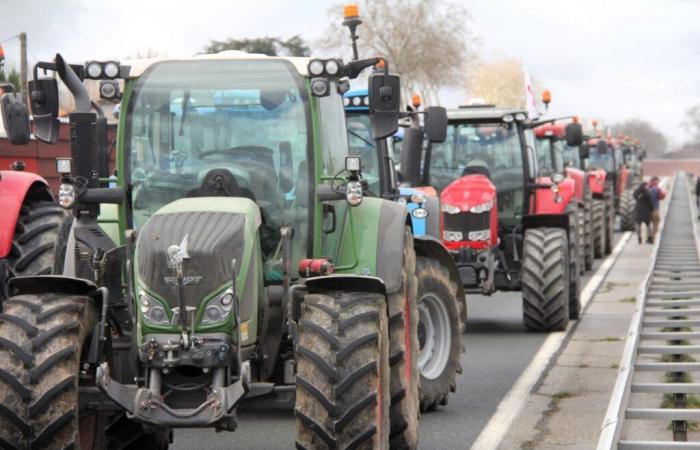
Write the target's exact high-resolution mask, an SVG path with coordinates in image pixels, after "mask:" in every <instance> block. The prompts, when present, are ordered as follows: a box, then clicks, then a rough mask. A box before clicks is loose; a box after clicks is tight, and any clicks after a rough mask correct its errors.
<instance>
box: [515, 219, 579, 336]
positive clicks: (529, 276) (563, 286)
mask: <svg viewBox="0 0 700 450" xmlns="http://www.w3.org/2000/svg"><path fill="white" fill-rule="evenodd" d="M522 273H523V275H522V290H523V324H524V325H525V328H527V329H528V330H530V331H561V330H565V329H566V326H567V325H568V323H569V243H568V240H567V238H566V230H562V229H560V228H530V229H528V230H526V231H525V240H524V242H523V259H522Z"/></svg>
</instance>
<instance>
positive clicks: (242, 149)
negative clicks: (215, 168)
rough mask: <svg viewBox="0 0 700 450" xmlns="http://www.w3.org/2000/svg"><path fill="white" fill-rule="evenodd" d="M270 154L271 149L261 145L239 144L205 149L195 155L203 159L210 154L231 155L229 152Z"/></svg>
mask: <svg viewBox="0 0 700 450" xmlns="http://www.w3.org/2000/svg"><path fill="white" fill-rule="evenodd" d="M256 153H257V154H260V153H263V154H270V153H272V150H271V149H269V148H267V147H263V146H261V145H239V146H236V147H230V148H220V149H215V150H206V151H204V152H201V153H199V154H198V155H197V157H198V158H199V159H204V158H206V157H207V156H211V155H231V154H234V155H235V154H239V155H240V154H244V155H246V154H248V155H253V154H256Z"/></svg>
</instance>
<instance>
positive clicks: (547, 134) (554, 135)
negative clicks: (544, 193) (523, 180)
mask: <svg viewBox="0 0 700 450" xmlns="http://www.w3.org/2000/svg"><path fill="white" fill-rule="evenodd" d="M534 131H535V137H536V138H537V139H556V140H564V139H565V138H566V124H564V123H558V122H555V123H547V124H544V125H540V126H539V127H537V128H535V130H534ZM565 172H566V176H567V178H570V179H572V180H573V181H574V187H575V189H574V195H575V196H576V200H577V201H578V202H579V203H583V202H584V201H585V199H584V198H583V196H584V192H585V186H586V184H585V183H586V180H585V175H586V174H585V172H584V171H583V170H580V169H577V168H573V167H567V168H566V169H565Z"/></svg>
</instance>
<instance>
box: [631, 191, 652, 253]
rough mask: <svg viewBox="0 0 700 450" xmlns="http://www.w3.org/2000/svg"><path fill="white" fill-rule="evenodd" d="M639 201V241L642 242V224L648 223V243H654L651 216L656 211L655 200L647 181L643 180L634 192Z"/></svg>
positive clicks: (637, 211)
mask: <svg viewBox="0 0 700 450" xmlns="http://www.w3.org/2000/svg"><path fill="white" fill-rule="evenodd" d="M632 195H633V196H634V200H635V201H636V202H637V204H636V207H635V218H636V221H637V242H639V243H640V244H641V243H642V224H644V225H646V230H647V243H649V244H652V243H654V237H653V234H652V232H651V216H652V213H653V212H654V200H653V199H652V197H651V192H649V189H648V185H647V182H646V181H643V182H642V184H640V185H639V186H638V187H637V189H635V190H634V193H633V194H632Z"/></svg>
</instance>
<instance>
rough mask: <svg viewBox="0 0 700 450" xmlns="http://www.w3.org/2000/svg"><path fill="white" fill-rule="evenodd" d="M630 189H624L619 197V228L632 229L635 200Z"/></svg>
mask: <svg viewBox="0 0 700 450" xmlns="http://www.w3.org/2000/svg"><path fill="white" fill-rule="evenodd" d="M632 194H633V193H632V191H631V190H630V189H626V190H625V192H623V193H622V196H621V197H620V230H621V231H634V207H635V201H634V196H633V195H632Z"/></svg>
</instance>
